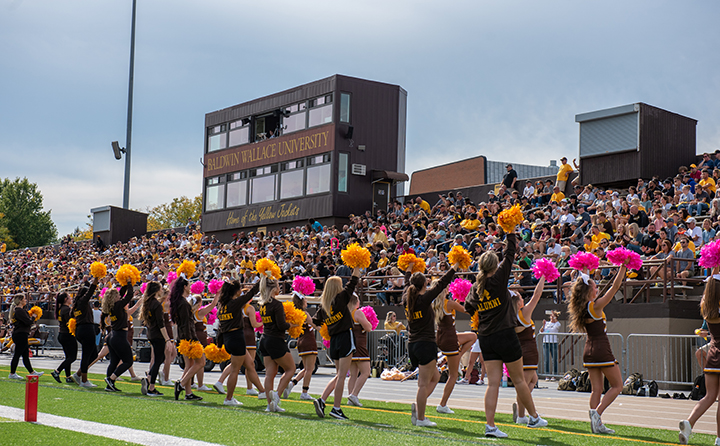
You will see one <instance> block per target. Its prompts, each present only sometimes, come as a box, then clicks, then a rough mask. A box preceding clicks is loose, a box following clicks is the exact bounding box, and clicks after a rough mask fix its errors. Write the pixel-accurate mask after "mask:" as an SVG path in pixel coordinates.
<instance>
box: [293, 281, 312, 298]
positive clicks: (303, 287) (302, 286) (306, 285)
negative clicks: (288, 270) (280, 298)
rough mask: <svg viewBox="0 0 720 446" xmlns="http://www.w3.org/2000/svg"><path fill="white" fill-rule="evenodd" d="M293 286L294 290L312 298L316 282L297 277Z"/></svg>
mask: <svg viewBox="0 0 720 446" xmlns="http://www.w3.org/2000/svg"><path fill="white" fill-rule="evenodd" d="M292 286H293V290H295V291H297V292H298V293H300V294H302V295H303V296H310V295H312V294H313V293H314V292H315V282H313V280H312V279H311V278H310V277H305V276H295V278H294V279H293V284H292Z"/></svg>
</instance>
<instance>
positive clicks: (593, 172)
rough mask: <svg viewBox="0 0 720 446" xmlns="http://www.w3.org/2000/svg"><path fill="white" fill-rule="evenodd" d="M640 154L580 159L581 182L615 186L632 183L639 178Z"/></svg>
mask: <svg viewBox="0 0 720 446" xmlns="http://www.w3.org/2000/svg"><path fill="white" fill-rule="evenodd" d="M638 158H639V156H638V152H637V151H635V150H633V151H631V152H624V153H612V154H609V155H601V156H593V157H591V158H581V159H580V181H581V182H582V184H614V183H621V182H632V180H635V183H637V179H638V178H639V174H640V170H639V168H638Z"/></svg>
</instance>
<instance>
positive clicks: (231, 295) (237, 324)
mask: <svg viewBox="0 0 720 446" xmlns="http://www.w3.org/2000/svg"><path fill="white" fill-rule="evenodd" d="M258 288H259V285H258V284H255V286H253V287H252V288H251V289H250V291H248V292H247V293H245V294H242V295H241V294H240V290H241V289H240V282H238V281H237V280H235V281H233V282H225V283H224V284H223V286H222V288H221V289H220V293H218V294H217V296H215V298H216V301H217V299H218V298H219V299H220V307H219V308H220V309H219V311H218V319H219V320H220V336H219V337H220V338H222V341H218V346H222V345H224V346H225V350H226V351H227V352H228V353H230V365H228V366H227V367H225V369H226V370H227V369H230V371H229V372H228V373H229V377H228V388H227V394H226V396H225V400H224V401H223V404H224V405H226V406H241V405H242V403H241V402H239V401H238V400H236V399H235V398H233V394H234V393H235V386H236V385H237V379H238V374H239V373H240V367H241V366H242V365H243V363H244V362H245V358H246V353H247V352H246V349H245V331H244V330H243V324H244V322H243V307H244V306H245V305H246V304H247V303H248V302H250V300H252V298H253V296H255V295H256V294H257V292H258ZM216 301H213V302H216ZM213 306H214V305H213ZM253 370H255V368H254V367H253ZM246 372H247V369H246ZM256 375H257V373H256Z"/></svg>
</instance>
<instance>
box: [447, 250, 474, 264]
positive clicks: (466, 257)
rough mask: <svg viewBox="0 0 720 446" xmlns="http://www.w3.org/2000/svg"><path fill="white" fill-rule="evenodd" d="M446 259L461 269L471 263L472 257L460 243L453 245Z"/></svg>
mask: <svg viewBox="0 0 720 446" xmlns="http://www.w3.org/2000/svg"><path fill="white" fill-rule="evenodd" d="M448 261H450V264H451V265H455V264H457V265H459V266H460V268H461V269H468V268H470V264H471V263H472V257H470V253H469V252H468V251H467V249H465V248H463V247H462V246H460V245H455V246H453V247H452V249H451V250H450V252H449V253H448Z"/></svg>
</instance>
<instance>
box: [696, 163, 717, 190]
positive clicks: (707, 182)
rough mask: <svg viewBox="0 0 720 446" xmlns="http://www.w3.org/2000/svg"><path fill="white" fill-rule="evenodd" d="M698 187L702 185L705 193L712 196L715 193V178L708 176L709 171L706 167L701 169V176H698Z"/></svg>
mask: <svg viewBox="0 0 720 446" xmlns="http://www.w3.org/2000/svg"><path fill="white" fill-rule="evenodd" d="M699 184H700V187H702V188H703V189H704V190H705V191H707V193H708V194H709V195H710V197H713V196H714V195H715V190H716V185H715V180H714V179H713V178H712V177H711V176H710V171H709V170H708V169H703V171H702V177H701V178H700V183H699Z"/></svg>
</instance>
